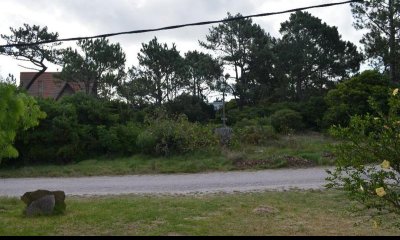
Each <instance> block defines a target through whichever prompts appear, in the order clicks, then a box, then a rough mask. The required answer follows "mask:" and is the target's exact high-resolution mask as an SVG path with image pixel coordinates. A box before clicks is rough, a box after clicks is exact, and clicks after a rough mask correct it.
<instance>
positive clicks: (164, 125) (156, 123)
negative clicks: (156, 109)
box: [137, 115, 218, 156]
mask: <svg viewBox="0 0 400 240" xmlns="http://www.w3.org/2000/svg"><path fill="white" fill-rule="evenodd" d="M137 145H138V146H139V147H140V148H141V150H142V151H143V153H147V154H155V155H162V156H166V155H171V154H180V153H187V152H192V151H195V150H202V149H208V148H212V147H215V146H217V145H218V139H217V137H216V136H215V135H214V134H213V132H212V129H211V127H209V126H204V125H200V124H199V123H191V122H189V121H188V119H187V117H186V116H185V115H180V116H179V117H177V118H169V117H166V116H165V115H162V116H159V117H157V118H155V119H150V120H148V125H147V126H146V130H145V131H144V132H142V133H141V134H140V135H139V136H138V139H137Z"/></svg>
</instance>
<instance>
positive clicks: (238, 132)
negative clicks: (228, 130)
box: [233, 125, 278, 145]
mask: <svg viewBox="0 0 400 240" xmlns="http://www.w3.org/2000/svg"><path fill="white" fill-rule="evenodd" d="M276 139H278V135H277V133H276V131H275V129H274V128H273V127H272V126H268V125H265V126H261V125H249V126H245V127H243V128H239V129H235V134H234V139H233V141H237V142H240V143H241V144H243V143H245V144H250V145H260V144H264V143H266V142H268V141H270V140H276Z"/></svg>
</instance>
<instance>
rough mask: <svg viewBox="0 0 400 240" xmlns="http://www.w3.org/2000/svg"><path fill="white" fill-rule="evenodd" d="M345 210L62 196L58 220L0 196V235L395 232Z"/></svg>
mask: <svg viewBox="0 0 400 240" xmlns="http://www.w3.org/2000/svg"><path fill="white" fill-rule="evenodd" d="M352 206H353V203H352V202H350V201H349V200H346V197H345V195H344V194H343V193H340V192H332V191H306V192H303V191H292V192H265V193H246V194H245V193H243V194H214V195H197V196H194V195H192V196H120V197H117V196H110V197H93V198H77V197H74V198H71V197H69V198H67V212H66V214H65V215H63V216H53V217H37V218H25V217H23V216H22V210H23V208H24V204H23V203H22V201H20V200H17V199H4V198H3V199H1V198H0V222H1V227H0V235H1V236H7V235H132V236H135V235H162V236H164V235H173V236H176V235H178V236H179V235H258V236H259V235H290V236H292V235H322V236H326V235H334V236H336V235H373V236H375V235H397V236H398V235H400V229H399V228H396V227H394V224H393V222H392V221H393V219H396V218H394V217H393V216H387V217H386V218H384V219H383V221H382V222H383V224H381V225H375V224H374V222H373V221H374V220H373V219H370V218H369V217H368V215H369V214H367V213H366V214H364V215H360V214H355V213H353V212H351V211H350V209H351V208H352Z"/></svg>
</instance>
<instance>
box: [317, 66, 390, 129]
mask: <svg viewBox="0 0 400 240" xmlns="http://www.w3.org/2000/svg"><path fill="white" fill-rule="evenodd" d="M389 87H390V81H389V78H388V77H387V76H385V75H382V74H380V73H379V72H377V71H365V72H363V73H361V74H360V75H357V76H355V77H353V78H351V79H349V80H347V81H344V82H342V83H340V84H338V85H337V88H336V89H334V90H331V91H329V93H328V95H327V96H326V98H325V100H326V103H327V105H328V110H327V111H326V113H325V116H324V118H323V122H324V124H325V126H324V127H329V126H332V125H335V124H336V125H339V124H340V125H342V126H347V125H348V123H349V120H350V117H351V116H354V115H365V114H367V113H372V109H371V107H370V105H369V104H368V100H369V99H374V100H375V101H376V102H377V104H378V105H379V106H380V109H382V111H384V112H387V101H388V97H387V92H388V90H389Z"/></svg>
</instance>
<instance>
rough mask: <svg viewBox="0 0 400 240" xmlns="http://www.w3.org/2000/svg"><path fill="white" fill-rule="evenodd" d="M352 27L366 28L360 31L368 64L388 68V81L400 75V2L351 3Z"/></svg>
mask: <svg viewBox="0 0 400 240" xmlns="http://www.w3.org/2000/svg"><path fill="white" fill-rule="evenodd" d="M351 6H352V12H353V16H354V18H355V23H354V26H355V27H356V29H363V30H369V32H367V33H366V34H364V36H363V38H362V40H361V43H362V44H364V48H365V52H366V55H367V57H368V58H369V59H370V61H371V64H372V65H373V66H374V67H376V68H378V69H381V70H383V71H389V72H390V76H391V81H392V82H397V83H398V82H399V76H400V62H399V61H398V59H399V57H400V51H399V50H400V14H399V13H400V2H399V1H397V0H370V1H364V2H362V3H352V4H351Z"/></svg>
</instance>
